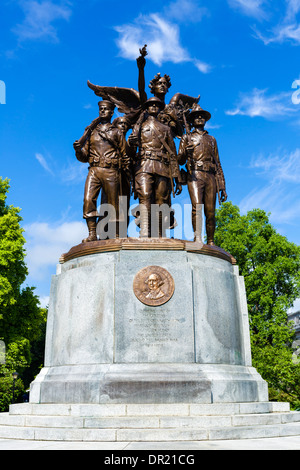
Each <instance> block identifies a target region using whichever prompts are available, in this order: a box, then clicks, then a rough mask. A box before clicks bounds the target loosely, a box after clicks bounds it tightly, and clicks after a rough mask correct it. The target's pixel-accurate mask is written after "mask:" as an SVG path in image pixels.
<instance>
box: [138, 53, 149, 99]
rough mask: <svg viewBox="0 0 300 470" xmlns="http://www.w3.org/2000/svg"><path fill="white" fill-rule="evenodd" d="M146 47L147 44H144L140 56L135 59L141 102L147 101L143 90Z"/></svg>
mask: <svg viewBox="0 0 300 470" xmlns="http://www.w3.org/2000/svg"><path fill="white" fill-rule="evenodd" d="M146 47H147V44H145V45H144V47H143V48H142V49H140V56H139V57H138V58H137V59H136V63H137V66H138V69H139V79H138V88H139V94H140V101H141V104H143V103H145V102H146V101H147V94H146V92H145V72H144V69H145V65H146V59H145V57H146V55H147V50H146Z"/></svg>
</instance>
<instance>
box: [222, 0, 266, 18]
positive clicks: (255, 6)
mask: <svg viewBox="0 0 300 470" xmlns="http://www.w3.org/2000/svg"><path fill="white" fill-rule="evenodd" d="M228 3H229V6H231V7H232V8H235V9H238V10H240V11H241V12H242V13H244V14H245V15H247V16H252V17H254V18H256V19H262V18H265V17H266V12H265V11H264V9H263V6H264V4H265V3H266V1H265V0H228Z"/></svg>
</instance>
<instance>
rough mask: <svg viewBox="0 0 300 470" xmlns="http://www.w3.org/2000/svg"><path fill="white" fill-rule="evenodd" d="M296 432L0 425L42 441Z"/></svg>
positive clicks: (290, 429)
mask: <svg viewBox="0 0 300 470" xmlns="http://www.w3.org/2000/svg"><path fill="white" fill-rule="evenodd" d="M284 436H300V423H290V424H280V425H269V426H238V427H224V428H222V427H219V428H218V427H216V428H211V429H209V428H208V429H206V428H176V429H175V428H170V429H161V428H156V429H154V428H153V429H145V428H137V429H120V428H119V429H87V428H78V429H77V428H76V429H74V428H54V427H53V428H39V427H26V426H25V427H21V426H0V438H1V439H22V440H23V439H24V440H42V441H95V442H97V441H98V442H99V441H100V442H102V441H103V442H105V441H106V442H114V441H129V442H131V441H132V442H138V441H203V440H224V439H259V438H267V437H284Z"/></svg>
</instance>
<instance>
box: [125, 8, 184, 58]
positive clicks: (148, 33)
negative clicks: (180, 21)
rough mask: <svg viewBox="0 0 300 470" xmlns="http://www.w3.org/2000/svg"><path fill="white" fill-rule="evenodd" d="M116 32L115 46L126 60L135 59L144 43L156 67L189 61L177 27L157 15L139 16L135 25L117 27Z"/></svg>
mask: <svg viewBox="0 0 300 470" xmlns="http://www.w3.org/2000/svg"><path fill="white" fill-rule="evenodd" d="M116 30H117V31H118V33H120V38H119V39H118V41H117V44H118V46H119V47H120V50H121V55H122V56H123V57H125V58H127V59H136V57H137V52H138V50H139V48H140V47H141V45H142V44H145V43H146V44H147V45H148V51H149V58H151V60H152V61H153V62H154V63H155V64H157V65H161V64H162V63H163V62H166V61H171V62H174V63H179V62H185V61H189V60H190V56H189V53H188V51H187V50H185V49H184V48H183V47H182V46H181V45H180V39H179V28H178V26H177V25H175V24H172V23H169V22H167V21H165V20H164V19H162V18H161V17H160V16H159V15H158V14H154V13H153V14H151V15H149V16H145V15H141V16H139V17H138V18H137V20H136V24H135V25H124V26H117V27H116Z"/></svg>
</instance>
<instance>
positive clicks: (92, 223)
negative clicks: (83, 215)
mask: <svg viewBox="0 0 300 470" xmlns="http://www.w3.org/2000/svg"><path fill="white" fill-rule="evenodd" d="M86 223H87V226H88V230H89V236H88V237H87V238H84V239H83V240H82V243H87V242H94V241H95V240H97V233H96V227H97V223H96V217H90V218H88V219H86Z"/></svg>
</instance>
